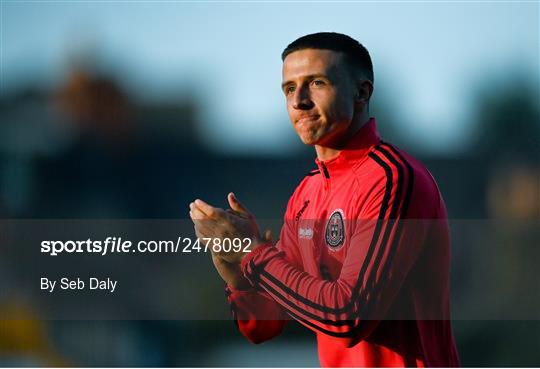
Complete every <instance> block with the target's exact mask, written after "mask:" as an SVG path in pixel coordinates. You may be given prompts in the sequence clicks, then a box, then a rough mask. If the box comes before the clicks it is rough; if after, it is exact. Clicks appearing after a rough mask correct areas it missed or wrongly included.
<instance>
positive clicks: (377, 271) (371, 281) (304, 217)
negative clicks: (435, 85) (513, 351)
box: [190, 33, 459, 367]
mask: <svg viewBox="0 0 540 369" xmlns="http://www.w3.org/2000/svg"><path fill="white" fill-rule="evenodd" d="M282 59H283V83H282V88H283V92H284V94H285V97H286V101H287V110H288V113H289V117H290V119H291V122H292V125H293V127H294V129H295V130H296V133H297V134H298V136H299V137H300V139H301V140H302V142H304V143H305V144H306V145H310V146H314V147H315V151H316V153H317V159H316V160H315V162H316V164H317V166H318V170H315V171H312V172H310V173H309V174H308V176H306V178H304V180H303V181H302V182H301V183H300V185H299V186H298V187H297V188H296V190H295V192H294V194H293V195H292V197H291V198H290V200H289V203H288V206H287V210H286V213H285V217H284V225H283V228H282V230H281V234H280V240H279V242H278V243H277V244H276V245H275V246H274V245H272V243H271V241H270V240H269V237H268V235H267V236H266V237H262V236H261V235H260V233H259V229H258V227H257V224H256V221H255V218H254V216H253V215H252V214H251V213H250V212H249V211H248V210H247V209H246V207H245V206H243V205H242V204H241V203H240V202H239V201H238V200H237V199H236V197H235V196H234V194H232V193H230V194H229V196H228V201H229V204H230V206H231V209H228V210H226V211H225V210H223V209H219V208H216V207H213V206H211V205H209V204H207V203H205V202H204V201H202V200H199V199H198V200H196V201H195V202H193V203H191V204H190V216H191V217H192V219H193V221H194V223H195V231H196V234H197V236H198V237H211V238H218V239H224V238H241V239H245V238H248V239H250V240H251V242H252V245H251V252H224V251H223V249H220V248H218V249H215V250H213V252H212V258H213V261H214V265H215V267H216V269H217V271H218V272H219V274H220V275H221V277H222V278H223V279H224V280H225V282H227V285H228V287H227V291H228V293H229V295H228V299H229V302H230V303H231V306H232V310H233V314H234V316H235V317H236V319H237V323H238V327H239V329H240V331H241V332H242V333H243V334H244V335H245V336H246V337H247V338H248V339H250V340H251V341H253V342H262V341H264V340H267V339H270V338H272V337H274V336H276V335H278V334H279V333H280V332H281V330H282V328H283V325H284V324H285V321H286V319H287V317H292V318H294V319H296V320H297V321H298V322H300V323H301V324H303V325H304V326H306V327H307V328H309V329H311V330H313V331H314V332H315V333H316V334H317V341H318V349H319V359H320V362H321V365H322V366H331V367H338V366H346V367H355V366H368V367H377V366H383V367H393V366H444V367H450V366H457V365H459V362H458V356H457V352H456V349H455V343H454V338H453V335H452V329H451V324H450V309H449V287H448V275H449V264H450V244H449V234H448V225H447V215H446V210H445V206H444V202H443V200H442V198H441V195H440V193H439V190H438V188H437V185H436V184H435V181H434V180H433V178H432V177H431V175H430V174H429V172H428V171H427V169H425V168H424V167H423V166H422V164H420V163H419V162H418V161H416V160H415V159H414V158H412V157H411V156H409V155H408V154H406V153H404V152H402V151H401V150H398V149H396V148H395V147H393V146H392V145H390V144H387V143H384V142H382V141H381V139H380V138H379V135H378V133H377V128H376V122H375V119H374V118H369V117H368V112H367V110H368V103H369V100H370V98H371V94H372V92H373V80H374V79H373V68H372V63H371V59H370V56H369V53H368V52H367V50H366V49H365V48H364V47H363V46H362V45H361V44H359V43H358V42H357V41H355V40H354V39H352V38H350V37H348V36H346V35H342V34H337V33H317V34H312V35H307V36H304V37H301V38H299V39H297V40H296V41H294V42H293V43H291V44H290V45H289V46H288V47H287V48H286V49H285V50H284V52H283V54H282Z"/></svg>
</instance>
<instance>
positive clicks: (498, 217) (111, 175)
mask: <svg viewBox="0 0 540 369" xmlns="http://www.w3.org/2000/svg"><path fill="white" fill-rule="evenodd" d="M0 22H1V27H0V62H1V64H0V90H1V95H0V216H1V217H2V218H4V219H14V218H17V219H20V218H26V219H36V218H46V219H58V218H61V219H68V218H83V219H84V218H110V219H112V218H128V219H143V218H144V219H148V218H152V219H163V218H167V219H185V218H187V216H188V214H187V213H188V204H189V202H190V201H192V200H193V199H195V198H196V197H201V198H203V199H206V200H207V201H209V202H210V203H214V204H217V205H220V206H225V205H226V200H225V196H226V194H227V193H228V192H229V191H235V193H236V194H237V196H238V197H239V198H240V199H241V200H243V201H244V202H245V203H246V204H247V205H248V206H249V207H250V208H251V210H252V211H253V212H254V213H255V214H257V216H258V217H259V218H266V219H279V218H281V217H282V214H283V212H284V210H285V206H286V202H287V199H288V197H289V196H290V194H291V193H292V191H293V190H294V188H295V187H296V185H297V184H298V182H299V181H300V180H301V179H302V178H303V176H304V175H305V173H307V172H308V171H309V170H311V169H313V167H314V163H313V160H314V157H315V155H314V152H313V149H312V148H308V147H304V146H303V145H302V144H301V143H300V141H299V140H298V139H297V138H296V137H295V134H294V132H293V130H292V129H291V127H290V124H289V122H288V118H287V115H286V110H285V103H284V98H283V97H282V95H281V91H280V83H281V60H280V53H281V51H282V50H283V49H284V48H285V46H286V45H287V44H288V43H289V42H291V41H293V40H294V39H296V38H297V37H299V36H302V35H304V34H308V33H312V32H318V31H336V32H342V33H346V34H349V35H350V36H352V37H354V38H356V39H358V40H359V41H360V42H361V43H363V44H364V45H365V46H366V47H367V48H368V50H369V51H370V53H371V56H372V59H373V62H374V68H375V93H374V96H373V99H372V104H371V106H370V112H371V115H372V116H375V117H376V118H377V120H378V126H379V129H380V131H381V132H382V135H383V137H384V138H385V139H386V140H387V141H390V142H392V143H394V144H396V145H397V146H399V147H401V148H402V149H404V150H406V151H408V152H410V153H412V154H414V155H416V156H417V157H418V158H419V159H420V160H422V161H423V162H424V163H425V164H426V166H427V167H428V168H429V169H430V171H431V172H432V174H433V175H434V177H435V178H436V179H437V181H438V184H439V186H440V189H441V191H442V193H443V196H444V198H445V200H446V205H447V208H448V212H449V217H450V218H451V219H452V221H451V223H452V227H453V234H452V237H453V270H452V290H453V302H452V303H453V310H454V311H455V313H454V315H455V317H456V320H455V321H454V329H455V334H456V340H457V344H458V349H459V351H460V354H461V359H462V364H463V365H465V366H539V365H540V350H538V349H539V348H540V321H539V320H538V319H535V320H531V319H528V320H520V319H510V318H509V319H507V320H505V319H497V320H495V319H492V320H487V319H474V320H471V319H470V318H469V319H467V317H470V316H471V315H468V314H467V312H468V311H470V310H471V309H475V308H479V307H480V308H482V309H486V310H490V309H493V306H496V305H497V304H498V302H501V301H507V302H510V305H509V306H510V308H511V302H512V301H513V299H514V298H516V296H523V295H525V296H527V297H530V300H531V301H536V302H538V301H539V300H538V298H539V294H540V282H539V281H540V278H538V275H537V273H535V272H536V271H537V268H536V266H537V265H538V262H539V261H540V257H539V256H540V255H539V251H538V250H539V249H540V248H539V247H538V246H540V242H539V241H540V235H539V233H538V231H539V230H540V145H539V144H540V108H539V101H540V99H539V48H540V42H539V41H540V40H539V33H540V32H539V31H540V28H539V5H538V3H537V2H520V3H516V2H491V3H486V2H471V3H463V2H458V3H448V2H445V3H443V2H430V3H424V2H414V3H411V2H403V3H399V2H397V3H380V4H377V3H361V2H359V3H302V2H291V3H268V2H266V3H256V2H253V3H238V2H232V3H219V2H217V3H211V2H206V3H199V4H197V3H193V2H144V1H143V2H122V1H114V2H113V1H111V2H86V1H81V2H78V1H74V2H64V1H43V2H41V1H2V2H1V3H0ZM478 224H482V225H483V226H475V225H478ZM496 225H500V226H496ZM486 252H488V254H486ZM486 256H487V257H486ZM207 262H208V263H210V260H207ZM180 267H181V266H180ZM143 272H144V271H143ZM502 276H504V278H503V277H502ZM507 276H510V277H511V278H506V277H507ZM4 277H5V276H4ZM208 278H209V280H210V279H212V280H215V278H217V276H216V275H209V276H208ZM494 278H495V279H494ZM201 282H202V283H204V281H201ZM485 285H490V286H493V285H495V286H496V287H495V288H492V289H490V291H495V292H496V293H490V295H489V296H482V295H481V294H479V293H478V291H481V290H482V289H483V286H485ZM204 303H206V304H209V305H215V304H220V303H221V304H223V308H224V309H227V307H226V303H225V297H224V295H220V294H218V295H216V298H215V299H210V300H208V301H205V302H204ZM3 305H4V306H0V311H9V310H10V309H17V310H18V311H19V312H20V314H22V315H23V316H26V317H27V318H26V319H22V320H4V321H0V325H1V326H2V327H1V329H0V365H4V366H19V365H32V366H34V365H38V366H40V365H55V366H62V365H74V366H99V365H105V366H318V360H317V354H316V347H315V340H314V337H313V336H312V334H311V333H310V332H309V331H307V330H306V329H304V328H301V327H298V326H297V324H295V323H292V324H289V325H288V328H287V330H286V332H285V333H284V334H283V336H282V337H280V338H278V339H275V340H273V341H272V342H269V343H265V344H263V345H262V346H253V345H251V344H249V343H247V341H245V340H243V338H242V337H241V336H240V335H239V333H238V332H237V331H236V329H235V327H234V324H233V322H231V321H161V320H156V321H42V320H38V319H36V316H37V315H36V312H35V310H34V309H33V307H32V305H31V304H29V303H28V302H25V301H24V300H21V301H10V302H9V303H7V304H6V303H3ZM497 306H498V305H497ZM531 306H533V305H531ZM499 307H500V306H499ZM501 309H502V308H501ZM496 316H499V317H504V316H505V314H504V311H501V313H500V314H499V315H496Z"/></svg>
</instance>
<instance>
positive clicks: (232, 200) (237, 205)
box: [227, 192, 251, 217]
mask: <svg viewBox="0 0 540 369" xmlns="http://www.w3.org/2000/svg"><path fill="white" fill-rule="evenodd" d="M227 200H228V201H229V205H230V206H231V209H232V210H234V211H236V212H237V213H240V214H241V215H243V216H246V217H251V213H250V212H249V210H248V209H247V208H246V207H245V206H244V205H243V204H242V203H241V202H240V201H238V199H237V198H236V196H235V195H234V193H232V192H230V193H229V195H228V196H227Z"/></svg>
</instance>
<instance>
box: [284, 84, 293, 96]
mask: <svg viewBox="0 0 540 369" xmlns="http://www.w3.org/2000/svg"><path fill="white" fill-rule="evenodd" d="M293 92H294V86H287V87H285V93H286V94H287V95H288V94H290V93H293Z"/></svg>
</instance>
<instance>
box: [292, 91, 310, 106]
mask: <svg viewBox="0 0 540 369" xmlns="http://www.w3.org/2000/svg"><path fill="white" fill-rule="evenodd" d="M312 107H313V101H311V96H310V94H309V89H308V88H305V87H302V88H298V89H297V90H296V91H295V93H294V100H293V108H295V109H298V110H309V109H311V108H312Z"/></svg>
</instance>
